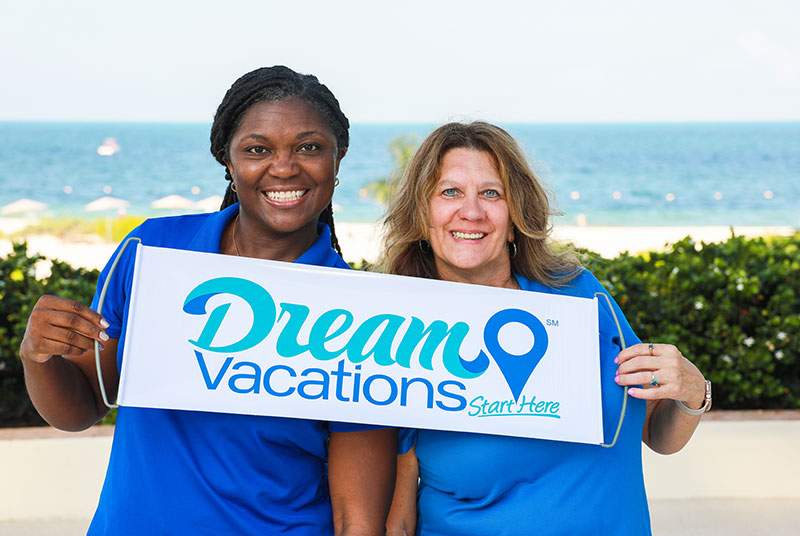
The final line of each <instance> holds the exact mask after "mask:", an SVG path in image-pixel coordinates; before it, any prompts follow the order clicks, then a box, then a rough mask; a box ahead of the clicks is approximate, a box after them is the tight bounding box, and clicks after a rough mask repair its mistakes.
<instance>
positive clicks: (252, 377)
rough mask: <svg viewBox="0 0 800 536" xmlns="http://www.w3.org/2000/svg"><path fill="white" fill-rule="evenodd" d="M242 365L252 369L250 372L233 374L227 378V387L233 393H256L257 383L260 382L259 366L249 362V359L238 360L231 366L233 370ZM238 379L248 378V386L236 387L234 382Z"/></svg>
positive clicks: (257, 389)
mask: <svg viewBox="0 0 800 536" xmlns="http://www.w3.org/2000/svg"><path fill="white" fill-rule="evenodd" d="M242 367H250V368H251V369H253V372H252V374H234V375H232V376H231V377H230V378H229V379H228V387H230V389H231V391H233V392H234V393H240V394H245V393H258V392H259V384H260V383H261V367H259V366H258V365H256V364H255V363H251V362H250V361H240V362H239V363H236V364H235V365H234V366H233V367H231V368H232V369H233V370H239V369H240V368H242ZM239 380H249V381H250V387H246V388H245V387H237V385H236V382H237V381H239Z"/></svg>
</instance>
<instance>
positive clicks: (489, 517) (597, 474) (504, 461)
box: [400, 270, 650, 536]
mask: <svg viewBox="0 0 800 536" xmlns="http://www.w3.org/2000/svg"><path fill="white" fill-rule="evenodd" d="M517 281H518V282H519V285H520V288H521V289H522V290H530V291H536V292H544V293H548V294H565V295H569V296H580V297H585V298H591V297H593V296H594V293H595V292H605V290H604V289H603V288H602V285H600V283H599V282H598V281H597V279H596V278H595V277H594V276H593V275H592V274H591V273H590V272H589V271H587V270H584V271H582V272H581V274H580V275H579V276H578V277H577V278H576V279H574V280H573V281H572V282H571V283H570V284H569V286H567V287H565V288H560V289H554V288H550V287H546V286H544V285H541V284H539V283H536V282H534V281H530V280H528V279H526V278H524V277H521V276H517ZM612 303H613V306H614V308H615V311H616V314H617V318H619V320H620V324H621V326H622V330H623V335H624V336H625V343H626V344H627V345H628V346H630V345H632V344H637V343H639V342H640V341H639V339H638V338H637V337H636V335H635V334H634V332H633V330H632V329H631V327H630V325H629V324H628V322H627V320H625V317H624V316H623V314H622V311H621V310H620V308H619V306H618V305H617V304H616V302H614V301H613V300H612ZM599 319H600V377H601V388H602V401H603V402H602V403H603V432H604V435H605V441H606V442H609V441H611V439H612V438H613V435H614V432H615V430H616V427H617V421H618V418H619V412H620V407H621V404H622V396H623V391H622V388H621V387H620V386H619V385H617V384H616V383H615V382H614V376H615V373H616V369H617V366H616V364H615V363H614V358H615V357H616V355H617V354H618V353H619V352H620V350H621V346H620V341H619V336H618V333H617V329H616V326H615V324H614V321H613V319H612V317H611V315H610V313H609V311H608V305H607V303H606V302H605V300H603V301H601V302H600V314H599ZM644 417H645V402H644V401H643V400H638V399H635V398H632V397H629V398H628V408H627V415H626V417H625V422H624V424H623V426H622V430H621V432H620V437H619V441H618V443H617V445H616V446H615V447H613V448H610V449H607V448H602V447H600V446H595V445H586V444H579V443H567V442H561V441H545V440H538V439H523V438H512V437H503V436H492V435H484V434H467V433H458V432H443V431H436V430H418V431H415V430H404V431H401V433H400V442H401V445H400V449H401V451H406V450H408V449H409V448H410V447H411V446H412V445H415V446H416V455H417V458H418V460H419V469H420V484H419V495H418V513H419V521H418V525H417V534H419V535H422V536H455V535H463V534H470V535H471V536H501V535H522V534H525V535H528V534H535V535H537V536H555V535H569V536H575V535H584V534H586V535H589V534H602V535H604V536H623V535H624V536H634V535H635V536H641V535H643V534H650V515H649V512H648V509H647V497H646V495H645V490H644V478H643V476H642V450H641V449H642V427H643V425H644Z"/></svg>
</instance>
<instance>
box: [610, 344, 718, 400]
mask: <svg viewBox="0 0 800 536" xmlns="http://www.w3.org/2000/svg"><path fill="white" fill-rule="evenodd" d="M614 362H615V363H617V365H618V369H617V376H616V378H615V381H616V382H617V383H618V384H619V385H623V386H640V385H641V386H642V387H643V388H640V387H630V388H629V389H628V394H629V395H631V396H633V397H635V398H642V399H645V400H661V399H672V400H680V401H682V402H683V403H685V404H686V405H687V406H689V407H691V408H699V407H701V406H702V405H703V402H704V397H705V378H704V377H703V374H702V373H701V372H700V370H698V368H697V367H696V366H694V364H693V363H692V362H691V361H689V360H688V359H686V358H685V357H684V356H683V354H681V352H680V350H678V349H677V348H676V347H675V346H673V345H671V344H652V343H650V344H646V343H640V344H636V345H634V346H631V347H629V348H626V349H625V350H623V351H622V352H620V353H619V355H617V357H616V359H615V360H614Z"/></svg>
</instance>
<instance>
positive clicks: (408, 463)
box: [386, 449, 419, 536]
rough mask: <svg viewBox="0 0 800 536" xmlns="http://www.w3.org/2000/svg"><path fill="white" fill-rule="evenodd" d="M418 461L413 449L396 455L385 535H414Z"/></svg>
mask: <svg viewBox="0 0 800 536" xmlns="http://www.w3.org/2000/svg"><path fill="white" fill-rule="evenodd" d="M418 484H419V463H418V461H417V456H416V454H415V452H414V449H411V450H409V451H408V452H406V453H405V454H401V455H400V456H398V457H397V478H396V479H395V483H394V496H393V498H392V507H391V509H390V510H389V517H388V518H387V519H386V536H414V533H415V532H416V528H417V489H418Z"/></svg>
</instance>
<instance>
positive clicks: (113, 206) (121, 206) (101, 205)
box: [83, 195, 130, 212]
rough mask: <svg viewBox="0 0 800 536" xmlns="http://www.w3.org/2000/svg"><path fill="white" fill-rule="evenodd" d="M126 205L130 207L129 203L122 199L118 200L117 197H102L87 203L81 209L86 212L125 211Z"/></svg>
mask: <svg viewBox="0 0 800 536" xmlns="http://www.w3.org/2000/svg"><path fill="white" fill-rule="evenodd" d="M128 205H130V203H129V202H127V201H125V200H124V199H120V198H119V197H111V196H110V195H104V196H103V197H98V198H97V199H95V200H94V201H92V202H91V203H88V204H87V205H86V206H85V207H83V208H84V209H85V210H86V211H87V212H105V211H109V210H117V211H119V210H125V209H126V208H128Z"/></svg>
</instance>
